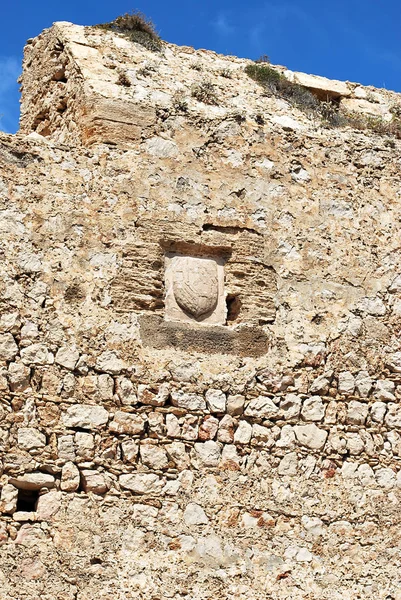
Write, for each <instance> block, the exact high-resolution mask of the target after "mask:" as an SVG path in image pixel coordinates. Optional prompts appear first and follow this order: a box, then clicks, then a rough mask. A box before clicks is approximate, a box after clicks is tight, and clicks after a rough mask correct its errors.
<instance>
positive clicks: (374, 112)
mask: <svg viewBox="0 0 401 600" xmlns="http://www.w3.org/2000/svg"><path fill="white" fill-rule="evenodd" d="M341 108H344V109H345V110H347V111H349V112H356V113H362V114H364V115H367V116H372V117H378V118H380V119H384V120H385V121H391V118H392V115H391V113H390V110H389V107H388V106H386V105H385V104H378V103H376V102H369V100H366V99H364V98H344V99H343V100H341Z"/></svg>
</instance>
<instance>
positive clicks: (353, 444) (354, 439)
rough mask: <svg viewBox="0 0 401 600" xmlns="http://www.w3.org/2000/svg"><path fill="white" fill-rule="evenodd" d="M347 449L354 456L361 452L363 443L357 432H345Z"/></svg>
mask: <svg viewBox="0 0 401 600" xmlns="http://www.w3.org/2000/svg"><path fill="white" fill-rule="evenodd" d="M345 437H346V440H347V450H348V452H349V453H350V454H352V455H354V456H356V455H358V454H361V452H363V450H364V447H365V444H364V443H363V440H362V438H361V436H360V435H359V434H358V433H346V434H345Z"/></svg>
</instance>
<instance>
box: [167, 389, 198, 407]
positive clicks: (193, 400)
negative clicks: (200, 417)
mask: <svg viewBox="0 0 401 600" xmlns="http://www.w3.org/2000/svg"><path fill="white" fill-rule="evenodd" d="M171 402H172V404H173V406H178V408H185V409H186V410H206V402H205V399H204V398H203V396H201V395H200V394H193V393H187V392H183V391H181V390H174V391H172V392H171Z"/></svg>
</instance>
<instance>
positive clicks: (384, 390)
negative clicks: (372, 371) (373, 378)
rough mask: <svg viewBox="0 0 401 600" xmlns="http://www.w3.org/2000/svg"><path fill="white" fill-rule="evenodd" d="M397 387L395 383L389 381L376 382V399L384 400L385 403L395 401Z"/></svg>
mask: <svg viewBox="0 0 401 600" xmlns="http://www.w3.org/2000/svg"><path fill="white" fill-rule="evenodd" d="M394 391H395V385H394V382H393V381H391V380H388V379H379V380H378V381H377V382H376V388H375V392H374V393H375V398H377V399H378V400H383V401H384V402H393V401H395V399H396V398H395V395H394Z"/></svg>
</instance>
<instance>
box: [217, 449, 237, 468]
mask: <svg viewBox="0 0 401 600" xmlns="http://www.w3.org/2000/svg"><path fill="white" fill-rule="evenodd" d="M240 462H241V457H240V456H239V454H238V451H237V448H236V446H235V445H234V444H224V446H223V451H222V453H221V468H223V469H224V468H227V467H228V468H229V469H230V470H233V468H234V470H238V468H239V467H238V465H239V464H240Z"/></svg>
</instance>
